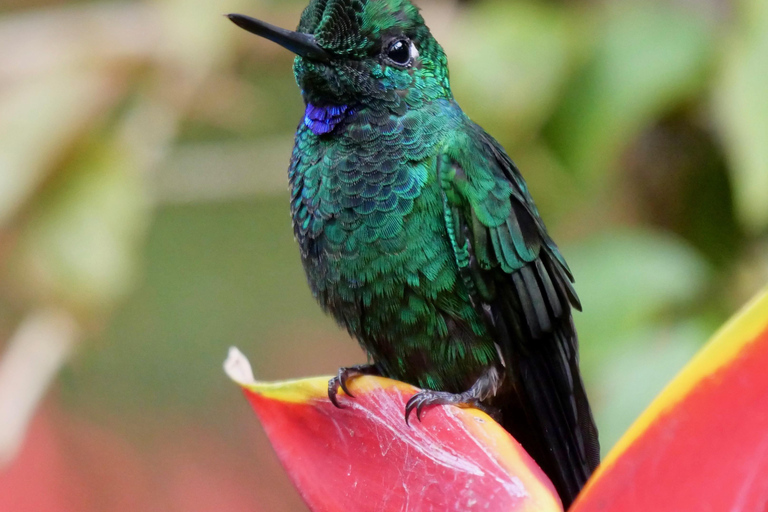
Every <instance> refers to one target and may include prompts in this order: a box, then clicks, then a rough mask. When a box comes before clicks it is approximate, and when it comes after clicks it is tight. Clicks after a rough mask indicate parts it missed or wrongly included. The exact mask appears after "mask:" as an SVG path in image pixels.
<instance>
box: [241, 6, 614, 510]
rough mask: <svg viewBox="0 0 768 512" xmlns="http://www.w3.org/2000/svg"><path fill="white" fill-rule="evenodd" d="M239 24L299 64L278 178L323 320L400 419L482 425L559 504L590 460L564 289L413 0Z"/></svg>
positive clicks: (573, 303)
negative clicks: (484, 420)
mask: <svg viewBox="0 0 768 512" xmlns="http://www.w3.org/2000/svg"><path fill="white" fill-rule="evenodd" d="M228 17H229V18H230V20H231V21H233V22H234V23H235V24H237V25H238V26H239V27H241V28H243V29H245V30H247V31H249V32H252V33H254V34H256V35H258V36H261V37H264V38H266V39H269V40H271V41H273V42H274V43H277V44H278V45H281V46H283V47H284V48H286V49H288V50H290V51H292V52H293V53H295V54H296V58H295V60H294V66H293V69H294V75H295V78H296V82H297V84H298V86H299V88H300V89H301V94H302V97H303V99H304V103H305V106H306V109H305V112H304V115H303V117H302V118H301V120H300V122H299V126H298V129H297V132H296V137H295V146H294V149H293V154H292V156H291V161H290V167H289V170H288V179H289V189H290V192H291V196H290V208H291V214H292V219H293V229H294V233H295V236H296V240H297V242H298V245H299V248H300V252H301V259H302V263H303V266H304V269H305V272H306V276H307V280H308V282H309V286H310V288H311V290H312V293H313V295H314V297H315V298H316V299H317V301H318V302H319V303H320V305H321V307H322V308H323V309H324V310H325V311H326V312H327V313H329V314H330V315H331V316H333V318H335V319H336V321H337V322H338V323H339V324H340V325H342V326H343V327H345V328H346V329H347V330H348V331H349V333H350V334H351V335H352V336H353V337H354V338H356V339H357V341H358V342H359V343H360V345H361V346H362V348H363V349H364V350H365V351H366V353H367V355H368V358H369V361H370V364H368V365H361V366H356V367H352V368H341V369H340V370H339V372H338V375H337V376H336V377H334V378H333V379H331V381H330V382H329V387H328V395H329V398H330V399H331V401H332V402H333V403H334V404H335V405H336V406H342V403H340V402H339V396H338V395H339V389H341V390H343V391H344V392H345V393H346V394H347V395H349V396H352V395H351V393H350V392H349V390H348V387H347V383H348V381H349V379H352V378H354V377H356V376H359V375H361V374H375V375H381V376H384V377H388V378H392V379H397V380H400V381H404V382H407V383H410V384H413V385H415V386H418V387H420V388H421V389H422V390H421V391H420V392H419V393H417V394H415V395H414V396H413V397H412V398H411V399H410V400H409V401H408V403H407V404H406V406H405V411H404V413H405V419H406V421H408V418H409V416H410V415H411V414H412V412H413V411H415V412H416V415H417V417H418V419H419V420H420V419H421V416H422V412H423V411H424V410H425V408H427V407H430V406H435V405H446V404H453V405H458V406H465V407H470V406H474V407H480V408H486V409H487V410H489V411H491V412H492V413H493V414H494V415H495V416H496V417H497V418H498V419H499V421H500V423H501V424H502V426H504V427H505V428H506V429H507V430H508V431H509V432H510V433H511V434H512V435H513V436H514V437H515V438H516V439H517V440H518V441H519V442H520V443H521V444H522V446H523V447H524V448H525V449H526V451H527V452H528V453H529V454H530V455H531V457H532V458H533V459H534V460H535V461H536V462H537V463H538V464H539V466H540V467H541V468H542V470H543V471H544V472H545V473H546V474H547V475H548V476H549V478H550V479H551V480H552V482H553V484H554V485H555V488H556V489H557V491H558V493H559V495H560V497H561V500H562V502H563V504H564V506H566V507H567V506H568V505H570V503H571V502H572V501H573V499H574V498H575V497H576V495H577V494H578V492H579V490H580V489H581V488H582V487H583V485H584V484H585V483H586V481H587V479H588V478H589V476H590V474H591V473H592V471H593V470H594V469H595V467H596V466H597V464H598V462H599V443H598V434H597V428H596V426H595V423H594V420H593V418H592V412H591V409H590V405H589V401H588V399H587V394H586V391H585V388H584V384H583V382H582V379H581V376H580V373H579V360H578V357H579V356H578V339H577V335H576V331H575V328H574V325H573V319H572V310H573V309H577V310H580V309H581V305H580V302H579V299H578V297H577V294H576V292H575V290H574V287H573V276H572V273H571V271H570V269H569V268H568V265H567V264H566V262H565V259H564V258H563V256H562V255H561V254H560V251H559V249H558V247H557V246H556V245H555V243H554V242H553V241H552V238H551V237H550V235H549V234H548V233H547V229H546V227H545V225H544V222H543V220H542V218H541V216H540V214H539V212H538V210H537V208H536V205H535V204H534V202H533V199H532V198H531V195H530V193H529V191H528V187H527V185H526V182H525V181H524V179H523V177H522V175H521V173H520V171H519V170H518V168H517V167H516V166H515V164H514V163H513V162H512V160H511V159H510V157H509V156H508V155H507V153H506V151H505V150H504V148H503V147H502V146H501V145H500V144H499V143H498V142H497V141H496V140H495V139H494V138H493V137H491V136H490V135H489V134H488V133H486V132H485V131H484V130H483V129H482V128H481V127H480V126H478V125H477V124H475V123H473V122H472V121H471V120H470V119H469V117H467V115H466V114H465V113H464V112H463V111H462V110H461V108H460V107H459V105H458V104H457V103H456V100H455V99H454V97H453V94H452V92H451V86H450V81H449V76H448V61H447V58H446V55H445V53H444V51H443V49H442V47H441V46H440V44H438V42H437V41H436V40H435V38H434V37H433V36H432V34H431V32H430V30H429V28H428V27H427V26H426V24H425V22H424V19H423V18H422V16H421V14H420V12H419V10H418V9H417V8H416V7H415V6H414V5H413V4H412V3H411V2H410V1H409V0H311V2H310V4H309V6H308V7H307V8H306V9H305V10H304V12H303V14H302V15H301V20H300V22H299V26H298V29H297V31H295V32H294V31H290V30H286V29H283V28H279V27H276V26H274V25H271V24H268V23H266V22H264V21H260V20H257V19H255V18H251V17H249V16H245V15H241V14H230V15H228Z"/></svg>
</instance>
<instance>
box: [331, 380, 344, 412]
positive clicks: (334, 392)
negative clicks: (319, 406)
mask: <svg viewBox="0 0 768 512" xmlns="http://www.w3.org/2000/svg"><path fill="white" fill-rule="evenodd" d="M339 386H340V382H339V378H338V377H334V378H332V379H331V380H329V381H328V399H329V400H330V401H331V403H332V404H333V405H335V406H336V408H338V409H343V408H344V406H343V405H341V404H340V403H339V399H338V394H339Z"/></svg>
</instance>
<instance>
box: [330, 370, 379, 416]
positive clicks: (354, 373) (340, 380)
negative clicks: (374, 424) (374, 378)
mask: <svg viewBox="0 0 768 512" xmlns="http://www.w3.org/2000/svg"><path fill="white" fill-rule="evenodd" d="M361 375H379V370H377V369H376V366H375V365H372V364H361V365H357V366H350V367H349V368H339V373H338V374H337V375H336V376H335V377H334V378H332V379H331V380H329V381H328V398H329V399H330V400H331V403H332V404H333V405H335V406H336V407H338V408H339V409H343V408H344V406H342V405H341V404H340V403H339V402H338V398H337V395H338V394H339V388H341V389H342V390H343V391H344V392H345V393H346V394H347V395H349V396H350V397H352V398H354V395H353V394H352V393H350V392H349V388H348V387H347V382H349V379H353V378H355V377H359V376H361Z"/></svg>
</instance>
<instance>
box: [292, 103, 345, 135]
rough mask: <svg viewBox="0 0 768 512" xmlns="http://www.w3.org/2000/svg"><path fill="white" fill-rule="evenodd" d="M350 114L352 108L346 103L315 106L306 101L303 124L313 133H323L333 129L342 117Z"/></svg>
mask: <svg viewBox="0 0 768 512" xmlns="http://www.w3.org/2000/svg"><path fill="white" fill-rule="evenodd" d="M351 114H352V109H350V108H349V107H348V106H347V105H327V106H325V107H316V106H314V105H312V104H311V103H307V110H306V111H305V112H304V124H305V125H306V126H307V127H308V128H309V129H310V130H312V133H314V134H315V135H325V134H326V133H330V132H331V131H333V129H334V128H336V126H337V125H338V124H339V123H340V122H342V121H343V120H344V118H346V117H347V116H349V115H351Z"/></svg>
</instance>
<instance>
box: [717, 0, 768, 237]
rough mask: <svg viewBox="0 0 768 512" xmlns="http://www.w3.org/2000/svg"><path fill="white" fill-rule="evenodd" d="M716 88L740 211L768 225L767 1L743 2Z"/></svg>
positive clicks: (750, 221) (745, 218) (756, 225)
mask: <svg viewBox="0 0 768 512" xmlns="http://www.w3.org/2000/svg"><path fill="white" fill-rule="evenodd" d="M743 3H744V6H743V7H744V8H743V10H742V17H741V18H742V23H741V25H740V26H739V27H738V29H737V30H735V31H734V38H733V40H732V41H731V42H730V45H729V46H728V47H727V51H726V53H725V57H724V61H723V65H722V69H721V72H720V74H719V76H720V80H719V81H718V83H717V85H716V89H715V98H714V100H715V108H716V112H717V119H718V122H719V125H718V127H719V131H720V133H721V135H722V138H723V140H724V141H725V149H726V153H727V156H728V159H729V160H730V163H731V165H730V171H731V176H732V179H733V191H734V195H735V200H736V208H737V213H738V215H739V216H740V218H741V221H742V222H743V224H744V225H745V226H746V227H747V228H748V229H750V230H753V231H757V230H760V229H762V228H765V227H766V226H768V100H766V90H767V88H768V3H766V2H765V1H763V0H745V1H744V2H743Z"/></svg>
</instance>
